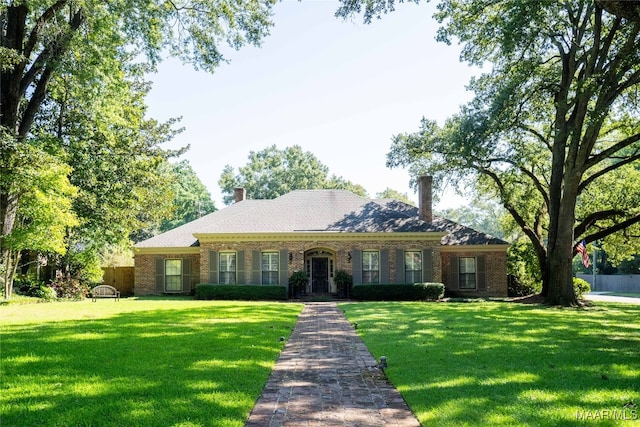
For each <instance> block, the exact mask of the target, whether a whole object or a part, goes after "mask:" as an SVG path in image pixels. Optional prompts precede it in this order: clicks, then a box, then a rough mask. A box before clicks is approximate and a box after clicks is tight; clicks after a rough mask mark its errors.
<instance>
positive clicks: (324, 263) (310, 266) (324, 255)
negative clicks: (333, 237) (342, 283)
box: [304, 248, 336, 295]
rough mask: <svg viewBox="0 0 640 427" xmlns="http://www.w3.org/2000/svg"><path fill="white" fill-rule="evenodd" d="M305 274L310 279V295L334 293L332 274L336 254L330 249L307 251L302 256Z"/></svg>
mask: <svg viewBox="0 0 640 427" xmlns="http://www.w3.org/2000/svg"><path fill="white" fill-rule="evenodd" d="M304 260H305V266H306V270H307V274H308V275H309V278H310V280H309V281H310V287H311V289H309V291H310V292H311V294H312V295H329V294H331V293H334V292H335V290H334V289H333V288H334V285H333V273H334V265H335V262H336V253H335V251H332V250H331V249H326V248H315V249H309V250H308V251H306V252H305V254H304Z"/></svg>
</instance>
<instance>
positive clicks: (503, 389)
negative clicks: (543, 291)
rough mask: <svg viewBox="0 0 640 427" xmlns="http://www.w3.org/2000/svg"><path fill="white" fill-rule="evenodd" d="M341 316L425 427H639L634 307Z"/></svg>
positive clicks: (390, 307) (639, 360) (510, 307)
mask: <svg viewBox="0 0 640 427" xmlns="http://www.w3.org/2000/svg"><path fill="white" fill-rule="evenodd" d="M340 307H341V308H342V309H343V310H345V312H346V315H347V317H348V319H349V320H350V321H351V322H357V323H358V333H359V334H360V335H361V336H362V338H363V340H364V341H365V343H366V344H367V346H368V348H369V350H370V351H371V352H372V353H373V355H374V356H375V357H376V358H379V357H380V356H386V357H387V359H388V364H389V367H388V369H387V370H386V372H387V375H388V377H389V379H390V380H391V381H392V382H393V383H394V385H395V386H396V387H397V388H398V389H399V391H400V392H401V393H402V395H403V396H404V398H405V400H406V401H407V403H408V404H409V406H410V407H411V409H412V410H413V411H414V412H415V413H416V415H417V416H418V418H419V420H420V422H421V423H422V424H423V425H425V426H427V425H428V426H432V425H441V426H463V425H467V426H476V425H477V426H506V425H510V426H511V425H519V426H520V425H521V426H528V425H537V426H572V425H592V424H593V423H594V422H595V423H597V425H606V426H609V425H625V426H632V425H640V417H639V416H640V306H637V305H623V304H604V303H603V304H596V305H594V306H593V307H591V308H587V309H579V310H576V309H556V308H543V307H541V306H537V305H520V304H514V303H498V302H486V303H481V302H480V303H426V304H425V303H382V302H379V303H360V304H355V303H345V304H341V305H340ZM636 405H637V406H636Z"/></svg>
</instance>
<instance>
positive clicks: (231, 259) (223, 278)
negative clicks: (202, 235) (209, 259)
mask: <svg viewBox="0 0 640 427" xmlns="http://www.w3.org/2000/svg"><path fill="white" fill-rule="evenodd" d="M218 271H219V272H220V282H219V283H220V284H222V285H233V284H235V283H236V253H235V252H220V269H219V270H218Z"/></svg>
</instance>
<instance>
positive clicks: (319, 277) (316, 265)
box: [311, 258, 329, 294]
mask: <svg viewBox="0 0 640 427" xmlns="http://www.w3.org/2000/svg"><path fill="white" fill-rule="evenodd" d="M311 292H312V293H314V294H327V293H329V258H311Z"/></svg>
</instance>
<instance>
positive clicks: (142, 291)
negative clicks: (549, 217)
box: [134, 239, 507, 296]
mask: <svg viewBox="0 0 640 427" xmlns="http://www.w3.org/2000/svg"><path fill="white" fill-rule="evenodd" d="M463 248H464V247H463V246H460V249H463ZM425 249H430V250H431V251H432V281H433V282H442V283H444V284H445V286H446V285H447V284H448V283H449V282H450V277H449V275H450V259H451V256H452V255H455V256H473V257H475V256H479V255H481V256H485V257H486V258H485V259H486V279H487V280H486V284H487V286H486V289H484V290H482V291H464V292H460V293H464V294H468V295H476V296H506V295H507V271H506V269H507V262H506V249H505V250H504V251H484V250H483V251H480V250H478V251H466V252H465V251H460V252H451V248H446V251H445V252H443V251H441V249H442V247H441V246H440V243H439V242H438V241H434V240H419V239H415V240H404V239H403V240H400V239H397V240H394V239H365V240H350V239H340V240H320V239H318V240H314V241H286V240H273V241H271V240H270V241H247V242H235V243H234V242H206V241H205V242H203V243H201V246H200V254H199V255H198V254H182V255H180V254H146V253H144V252H142V253H137V254H136V256H135V285H134V293H135V295H152V294H158V292H157V291H156V286H155V280H156V278H155V262H156V261H155V260H156V259H158V258H160V259H185V258H188V259H190V260H191V266H192V267H191V271H192V274H191V289H193V288H194V287H195V285H196V284H197V283H208V282H209V252H210V251H211V250H214V251H218V252H220V251H236V252H237V251H244V252H245V255H244V265H243V266H237V270H244V271H247V272H250V271H251V269H252V263H253V259H252V257H253V253H254V251H258V252H263V251H283V250H285V251H286V252H287V254H291V255H292V258H291V260H290V261H289V259H287V277H288V276H290V275H291V274H292V273H293V272H294V271H298V270H305V269H306V266H305V257H306V256H305V254H308V253H309V252H312V251H314V250H324V251H326V252H329V253H330V254H331V255H330V258H331V259H333V260H334V271H337V270H345V271H347V272H348V273H350V274H353V266H354V261H353V260H349V254H350V253H353V252H354V251H363V250H377V251H382V250H387V251H388V268H389V281H388V283H396V281H397V280H396V277H397V275H396V265H397V260H396V251H397V250H402V251H407V250H420V251H422V250H425ZM287 256H288V255H287ZM244 282H245V283H250V282H251V278H250V274H248V275H247V280H245V281H244Z"/></svg>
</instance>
